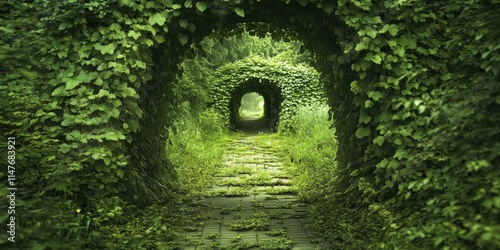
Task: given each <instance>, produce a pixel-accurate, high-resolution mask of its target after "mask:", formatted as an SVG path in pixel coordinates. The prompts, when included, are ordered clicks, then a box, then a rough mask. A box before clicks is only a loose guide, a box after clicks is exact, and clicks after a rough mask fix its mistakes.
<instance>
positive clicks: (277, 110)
mask: <svg viewBox="0 0 500 250" xmlns="http://www.w3.org/2000/svg"><path fill="white" fill-rule="evenodd" d="M208 81H209V85H210V86H211V89H210V98H211V100H210V102H211V105H213V106H214V107H215V108H216V109H217V110H220V112H221V113H222V115H223V116H224V117H226V119H227V120H228V121H230V122H231V124H232V125H233V127H234V125H237V122H238V121H237V120H236V118H237V117H236V116H235V112H234V111H235V110H237V109H238V107H237V106H238V102H239V99H241V97H242V96H243V94H245V93H246V92H250V91H260V92H261V93H263V94H264V98H266V99H267V103H269V104H270V106H269V107H268V108H269V110H268V112H269V113H268V114H269V115H270V116H272V118H274V119H276V118H278V120H273V121H272V123H273V124H270V125H271V126H272V127H274V125H276V123H277V122H281V123H285V124H286V122H287V121H288V120H289V119H290V118H291V116H292V115H293V114H294V112H295V111H296V108H297V107H299V106H305V105H310V104H314V103H320V104H321V103H324V102H325V101H326V98H325V94H324V90H323V87H322V85H321V84H320V82H319V75H318V73H317V71H316V70H315V69H314V68H311V67H308V66H305V65H290V64H288V63H286V62H280V61H274V60H273V59H269V58H264V57H260V56H249V57H248V58H246V59H243V60H240V61H237V62H234V63H231V64H226V65H224V66H222V67H220V68H219V69H218V70H217V71H216V72H215V73H214V75H213V76H211V77H210V79H209V80H208Z"/></svg>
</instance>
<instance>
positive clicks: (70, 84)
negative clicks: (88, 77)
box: [66, 78, 82, 90]
mask: <svg viewBox="0 0 500 250" xmlns="http://www.w3.org/2000/svg"><path fill="white" fill-rule="evenodd" d="M81 82H82V81H80V80H78V79H74V78H71V79H68V80H67V81H66V90H72V89H74V88H75V87H76V86H78V84H80V83H81Z"/></svg>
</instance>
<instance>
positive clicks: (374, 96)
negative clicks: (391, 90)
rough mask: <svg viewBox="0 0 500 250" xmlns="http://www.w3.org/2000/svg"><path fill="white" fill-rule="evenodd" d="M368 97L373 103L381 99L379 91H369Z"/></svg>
mask: <svg viewBox="0 0 500 250" xmlns="http://www.w3.org/2000/svg"><path fill="white" fill-rule="evenodd" d="M368 97H370V98H372V99H373V100H375V101H378V100H379V99H380V98H381V97H382V93H380V92H379V91H370V92H369V93H368Z"/></svg>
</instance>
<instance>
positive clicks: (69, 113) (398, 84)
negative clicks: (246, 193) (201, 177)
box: [0, 0, 500, 249]
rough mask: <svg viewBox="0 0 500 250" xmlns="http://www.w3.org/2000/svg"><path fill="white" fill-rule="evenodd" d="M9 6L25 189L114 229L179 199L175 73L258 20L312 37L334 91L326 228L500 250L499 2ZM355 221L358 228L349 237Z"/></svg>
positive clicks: (13, 96)
mask: <svg viewBox="0 0 500 250" xmlns="http://www.w3.org/2000/svg"><path fill="white" fill-rule="evenodd" d="M2 4H4V5H3V6H2V10H5V12H6V13H7V14H6V15H5V16H6V20H7V21H8V22H7V25H6V28H3V29H2V31H4V32H5V33H6V34H5V36H3V40H2V43H1V46H2V48H5V49H2V50H1V52H0V53H2V59H3V60H4V61H5V62H6V63H4V64H5V69H3V71H2V78H1V79H2V84H1V86H2V94H5V96H9V97H10V99H8V102H7V98H5V100H2V111H3V112H8V113H2V115H1V116H2V117H6V118H7V119H5V120H4V119H2V121H1V123H2V129H3V132H4V133H2V134H3V135H6V134H9V135H10V134H16V136H17V137H18V138H19V139H18V140H19V142H18V143H19V144H20V145H22V147H20V148H19V150H18V151H17V154H18V155H19V159H18V160H19V161H18V162H19V163H18V167H19V168H21V169H25V171H24V172H23V173H22V175H21V176H19V179H20V180H23V181H22V185H23V186H24V187H27V188H30V189H37V190H41V191H43V192H46V193H49V194H50V195H49V197H56V198H58V197H64V198H65V199H68V200H71V201H72V202H69V203H70V205H68V206H73V207H75V206H78V207H83V209H84V211H85V212H89V211H99V212H98V213H97V214H99V216H102V217H103V218H105V219H104V220H105V221H113V217H114V215H115V213H117V210H120V209H121V208H120V209H117V208H119V207H120V206H122V205H123V201H124V200H127V201H130V202H136V203H143V204H145V203H150V202H152V201H154V200H155V199H157V198H158V197H157V194H158V193H160V192H165V191H168V190H170V189H172V188H173V187H174V184H173V182H174V181H175V178H174V177H173V176H174V174H173V171H172V169H171V168H169V166H168V164H167V159H166V157H165V155H164V150H163V149H164V144H165V141H166V138H165V137H166V136H165V135H166V128H165V125H166V124H167V125H168V124H169V122H170V119H169V115H170V114H171V112H172V108H171V107H172V104H171V103H169V100H170V97H172V96H173V95H174V93H172V91H171V89H172V88H171V86H170V83H171V82H172V81H173V80H174V76H175V74H176V73H177V72H178V67H177V65H178V63H179V62H180V60H181V59H182V58H183V57H184V56H187V55H189V53H186V49H187V48H188V46H189V45H191V44H196V43H197V42H199V41H200V40H201V39H202V38H203V37H205V36H207V35H209V34H210V33H212V32H213V31H215V34H220V35H222V36H226V35H231V34H232V33H237V32H238V26H237V23H243V22H248V23H259V22H260V23H267V24H268V25H269V27H270V30H273V31H274V32H275V35H276V36H277V37H284V38H286V39H289V38H290V37H291V38H293V39H300V40H302V41H304V44H305V45H306V47H307V49H308V50H310V51H312V52H313V53H315V55H316V62H317V65H315V67H316V68H317V69H318V71H319V72H320V73H321V77H322V78H324V80H325V82H327V83H328V84H327V86H326V90H327V93H328V98H329V103H330V105H331V107H332V110H333V112H334V113H335V117H336V125H335V126H336V128H337V132H338V136H339V143H340V144H339V154H338V161H339V168H338V170H337V171H338V174H337V178H335V180H334V182H332V185H331V187H330V189H329V191H328V192H329V196H328V197H329V199H330V200H329V201H328V202H330V203H332V204H335V207H334V208H335V209H336V210H331V209H330V210H325V211H324V212H325V214H329V211H335V212H337V214H336V215H338V218H337V217H335V218H333V217H331V216H330V217H328V216H327V217H326V219H325V220H327V219H328V218H330V219H332V218H333V219H332V220H333V221H330V222H331V223H329V224H328V225H327V226H325V227H326V228H325V231H327V232H340V233H339V234H340V236H338V238H342V240H343V241H342V243H339V244H345V245H348V246H349V247H351V248H360V246H367V245H371V246H374V247H376V248H377V247H379V248H381V247H399V248H420V246H426V247H429V246H435V247H438V246H443V245H446V246H453V247H455V248H474V247H477V246H478V245H480V246H483V247H489V248H491V249H493V248H494V247H498V246H499V242H500V239H499V237H500V236H499V235H500V233H498V225H499V224H500V223H499V221H498V218H499V216H498V214H499V213H500V212H499V209H498V199H499V197H500V191H499V190H498V181H499V179H500V177H499V176H500V173H499V171H500V170H499V169H498V168H494V167H493V166H495V165H498V161H499V157H500V156H499V152H500V150H499V147H500V146H499V145H498V143H494V142H492V140H495V139H498V137H499V134H500V132H499V131H498V129H497V128H498V126H497V125H498V123H499V121H500V118H499V116H498V114H499V113H500V112H498V109H499V102H498V96H499V94H498V93H499V92H500V91H499V89H498V84H497V83H498V70H497V69H498V68H500V66H499V60H498V58H499V57H498V53H499V52H498V51H499V50H498V46H497V45H498V31H497V29H496V23H495V22H496V20H497V19H496V17H497V16H498V9H500V8H498V4H499V3H498V1H493V0H492V1H481V2H476V1H469V2H466V3H451V2H446V1H437V2H433V1H424V0H416V1H380V2H377V3H374V2H372V1H369V0H340V1H337V2H335V3H332V2H331V1H326V0H324V1H310V0H296V1H295V0H291V1H290V0H283V1H251V0H250V1H239V0H234V1H213V2H208V1H192V0H184V1H183V0H179V1H173V0H164V1H147V0H138V1H132V0H119V1H97V0H96V1H90V2H88V3H84V4H82V3H79V2H78V1H60V2H53V1H52V2H51V1H35V2H34V3H29V4H23V5H19V4H17V2H16V1H5V3H2ZM18 19H19V20H21V21H18ZM477 19H479V20H480V21H477ZM13 20H14V21H13ZM32 24H35V25H32ZM18 31H23V32H18ZM266 31H267V30H266ZM254 32H256V33H260V32H263V30H262V29H261V28H259V27H256V28H255V29H254ZM290 34H294V35H290ZM295 35H296V36H295ZM27 41H30V42H32V44H35V45H32V44H27ZM465 43H467V44H465ZM450 55H454V56H453V57H451V56H450ZM4 106H5V107H7V108H5V109H4V108H3V107H4ZM4 110H5V111H4ZM478 131H480V132H478ZM463 141H465V142H466V143H463ZM464 145H465V146H464ZM467 145H473V146H474V147H473V148H474V150H470V149H471V146H467ZM458 184H461V185H460V186H459V185H458ZM4 192H5V190H4ZM33 202H34V203H35V202H38V203H44V204H45V203H50V202H47V201H46V200H43V202H42V200H37V201H33ZM477 215H480V216H477ZM67 216H68V215H67V214H65V213H61V214H60V218H64V219H60V220H58V221H64V220H67ZM376 216H379V218H380V220H379V221H371V220H370V219H367V218H373V217H376ZM400 218H405V220H404V221H401V220H399V219H400ZM358 219H359V220H358ZM365 220H368V221H369V222H370V223H371V224H370V223H364V222H365ZM346 221H352V222H356V223H358V224H356V225H359V226H357V227H356V226H355V228H354V229H352V230H351V231H349V233H350V234H349V235H346V234H342V232H346V230H342V229H343V228H342V226H341V225H346ZM366 224H370V225H372V226H373V227H374V228H376V229H379V231H380V232H381V233H380V234H376V235H375V234H374V235H369V236H368V237H366V236H365V235H364V234H363V228H362V227H363V226H364V225H366ZM353 225H354V223H353ZM47 228H54V227H50V226H48V227H47ZM61 228H63V227H61ZM375 231H376V230H375ZM33 235H36V233H33ZM39 237H42V236H39ZM366 238H368V239H366ZM420 238H422V239H420ZM339 242H340V241H339ZM344 242H347V243H344ZM415 246H417V247H415ZM340 248H343V247H340ZM344 248H345V247H344Z"/></svg>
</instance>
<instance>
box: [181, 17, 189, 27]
mask: <svg viewBox="0 0 500 250" xmlns="http://www.w3.org/2000/svg"><path fill="white" fill-rule="evenodd" d="M179 26H180V27H181V28H184V29H185V28H187V27H188V26H189V22H188V21H187V20H186V19H182V20H180V21H179Z"/></svg>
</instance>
